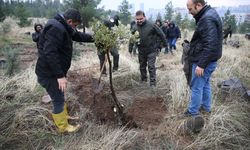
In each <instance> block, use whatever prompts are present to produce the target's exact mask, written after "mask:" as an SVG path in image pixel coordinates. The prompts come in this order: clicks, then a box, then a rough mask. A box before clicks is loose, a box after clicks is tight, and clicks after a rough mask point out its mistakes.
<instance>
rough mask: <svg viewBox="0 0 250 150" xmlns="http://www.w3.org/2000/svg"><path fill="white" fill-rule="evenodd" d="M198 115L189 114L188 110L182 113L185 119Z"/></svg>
mask: <svg viewBox="0 0 250 150" xmlns="http://www.w3.org/2000/svg"><path fill="white" fill-rule="evenodd" d="M198 115H199V114H191V113H190V112H189V111H188V110H187V111H185V112H184V116H185V117H194V116H198Z"/></svg>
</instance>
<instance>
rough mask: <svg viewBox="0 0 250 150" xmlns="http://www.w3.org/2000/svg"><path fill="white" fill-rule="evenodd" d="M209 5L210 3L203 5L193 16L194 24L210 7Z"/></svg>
mask: <svg viewBox="0 0 250 150" xmlns="http://www.w3.org/2000/svg"><path fill="white" fill-rule="evenodd" d="M210 8H211V6H210V5H205V6H204V7H203V8H202V9H201V10H200V12H199V13H198V14H197V15H195V16H194V19H195V21H196V24H197V23H198V22H199V20H200V18H201V17H202V16H203V14H204V13H205V12H206V11H207V10H208V9H210Z"/></svg>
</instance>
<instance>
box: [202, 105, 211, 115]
mask: <svg viewBox="0 0 250 150" xmlns="http://www.w3.org/2000/svg"><path fill="white" fill-rule="evenodd" d="M199 112H200V113H201V114H203V115H205V116H208V115H210V114H211V111H206V110H205V108H204V107H203V106H201V107H200V109H199Z"/></svg>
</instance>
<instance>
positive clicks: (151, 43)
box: [135, 10, 167, 87]
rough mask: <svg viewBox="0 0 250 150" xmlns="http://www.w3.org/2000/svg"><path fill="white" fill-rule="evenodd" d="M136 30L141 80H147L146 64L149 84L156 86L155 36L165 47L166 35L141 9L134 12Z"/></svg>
mask: <svg viewBox="0 0 250 150" xmlns="http://www.w3.org/2000/svg"><path fill="white" fill-rule="evenodd" d="M135 18H136V23H137V28H136V29H137V31H138V32H139V37H140V40H139V42H138V43H137V45H138V52H139V55H138V57H139V63H140V72H141V80H142V82H147V65H148V71H149V76H150V86H151V87H155V86H156V68H155V61H156V55H157V51H156V46H157V44H156V43H155V41H156V39H157V37H159V38H160V39H161V42H162V43H163V47H166V45H167V44H166V41H167V40H166V37H165V35H164V33H163V32H162V30H161V29H160V28H159V27H158V26H157V25H155V24H153V23H151V22H149V21H147V19H146V16H145V13H144V12H143V11H140V10H139V11H137V12H136V14H135Z"/></svg>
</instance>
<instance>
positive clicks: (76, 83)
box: [68, 70, 167, 129]
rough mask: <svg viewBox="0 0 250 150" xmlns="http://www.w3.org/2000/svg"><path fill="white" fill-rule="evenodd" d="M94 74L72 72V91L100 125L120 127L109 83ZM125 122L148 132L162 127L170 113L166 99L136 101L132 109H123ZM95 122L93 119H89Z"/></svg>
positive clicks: (154, 98) (152, 98)
mask: <svg viewBox="0 0 250 150" xmlns="http://www.w3.org/2000/svg"><path fill="white" fill-rule="evenodd" d="M93 74H94V71H91V70H89V71H88V72H87V73H86V71H84V72H81V71H71V72H69V75H68V80H69V81H70V82H71V83H72V92H73V93H74V94H76V95H77V96H78V101H79V103H81V104H83V105H84V107H85V106H86V107H88V108H89V109H90V110H91V112H92V115H89V116H94V117H95V118H94V119H95V120H96V121H97V122H98V123H105V124H110V125H114V124H117V114H116V113H114V111H113V108H114V102H113V99H112V96H111V91H110V89H109V87H108V84H105V83H104V82H103V81H101V90H99V91H98V92H96V89H97V88H98V80H97V79H95V78H93ZM124 110H126V112H124V113H125V114H124V115H125V116H124V118H123V119H124V123H125V125H126V126H127V127H129V128H134V127H139V128H142V129H148V128H149V127H153V126H157V125H159V124H160V123H161V122H162V120H163V118H164V116H165V115H166V113H167V109H166V106H165V104H164V100H163V98H161V97H140V98H135V99H134V102H133V103H132V104H131V105H130V106H129V108H124ZM87 116H88V115H87ZM87 119H88V118H87ZM89 119H91V120H92V119H93V118H89Z"/></svg>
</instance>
